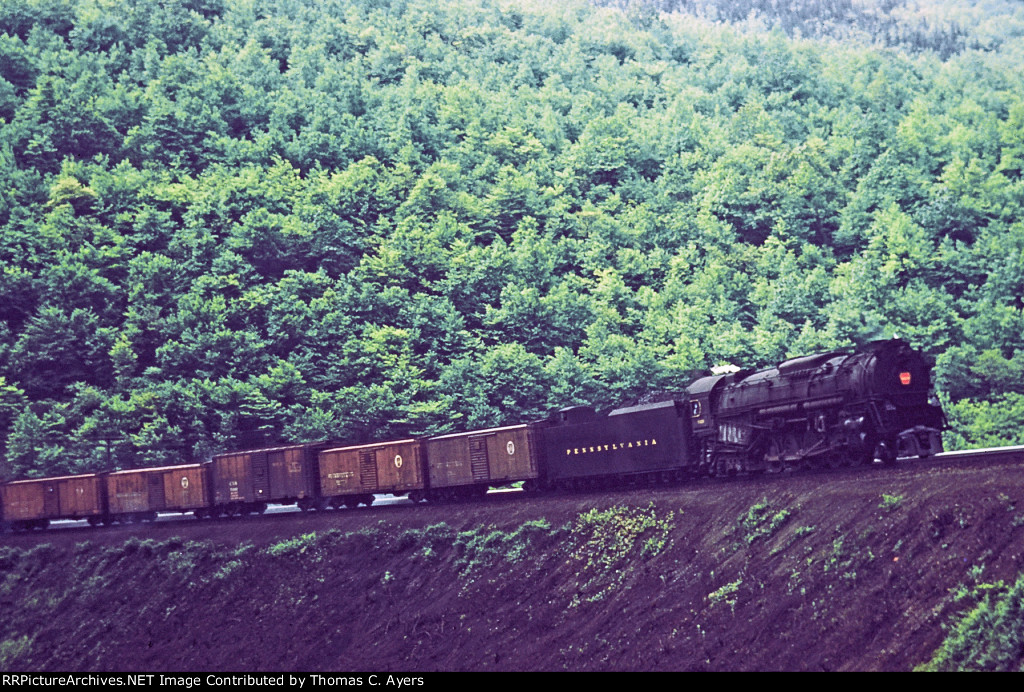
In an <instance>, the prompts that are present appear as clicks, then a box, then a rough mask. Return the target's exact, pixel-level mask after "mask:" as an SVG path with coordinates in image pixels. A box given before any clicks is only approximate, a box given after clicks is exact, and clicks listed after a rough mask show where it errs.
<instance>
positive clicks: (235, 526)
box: [0, 465, 1024, 671]
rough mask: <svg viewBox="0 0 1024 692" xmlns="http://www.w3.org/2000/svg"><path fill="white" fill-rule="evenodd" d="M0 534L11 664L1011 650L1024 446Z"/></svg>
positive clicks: (752, 661) (886, 658) (347, 664)
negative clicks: (1011, 458) (586, 488)
mask: <svg viewBox="0 0 1024 692" xmlns="http://www.w3.org/2000/svg"><path fill="white" fill-rule="evenodd" d="M3 540H4V544H5V545H4V547H3V548H0V575H2V585H0V592H2V593H0V599H2V604H3V609H4V618H3V620H2V622H0V667H2V668H3V669H4V670H75V671H86V670H174V671H186V670H213V671H218V670H219V671H227V670H231V671H278V670H280V671H285V670H300V671H302V670H306V671H317V670H333V671H387V670H403V671H432V670H445V671H470V670H516V671H525V670H542V671H557V670H909V669H912V668H915V667H917V666H921V665H924V664H928V662H929V661H932V660H933V658H934V662H933V663H932V665H933V666H934V667H936V668H939V669H944V668H956V667H960V666H964V667H968V668H982V669H999V670H1017V669H1020V668H1021V666H1022V662H1024V660H1022V657H1021V650H1022V649H1021V641H1022V639H1024V629H1022V625H1021V620H1020V618H1019V616H1018V615H1017V614H1016V613H1019V609H1020V604H1021V602H1022V601H1021V590H1022V587H1024V580H1022V579H1021V578H1020V575H1021V574H1022V573H1024V478H1022V476H1021V474H1020V473H1019V466H1017V465H1013V466H1007V465H987V466H986V465H974V466H970V467H953V466H948V465H947V466H941V465H932V466H923V467H913V468H899V469H896V470H889V469H880V468H871V469H866V470H860V471H850V472H844V473H839V474H822V473H819V474H812V475H803V476H795V477H774V478H747V479H739V480H734V481H730V482H704V483H699V484H695V485H692V486H684V487H679V488H671V489H659V490H653V491H652V490H632V491H621V492H616V493H607V494H599V495H574V496H552V497H540V498H533V499H528V498H523V497H520V496H518V494H505V495H496V496H491V497H489V498H488V500H487V501H485V502H480V503H474V504H471V505H456V506H419V507H411V506H410V507H401V506H399V507H392V508H381V509H369V510H352V511H340V512H334V513H328V514H321V515H312V516H310V515H299V514H295V515H279V516H276V517H263V518H258V519H253V520H245V521H233V522H232V521H221V522H215V523H207V522H195V521H189V522H185V523H173V524H168V523H159V524H156V525H153V526H135V527H118V528H113V529H103V530H59V531H51V532H49V533H48V534H45V535H43V534H21V535H7V536H4V538H3ZM972 622H973V623H984V624H983V625H980V624H974V625H972V624H971V623H972ZM959 623H965V624H964V625H963V626H962V628H961V627H960V625H959ZM944 642H946V644H945V650H944V651H940V649H942V647H943V646H944Z"/></svg>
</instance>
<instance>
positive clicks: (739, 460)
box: [0, 339, 945, 529]
mask: <svg viewBox="0 0 1024 692" xmlns="http://www.w3.org/2000/svg"><path fill="white" fill-rule="evenodd" d="M930 375H931V373H930V367H929V365H928V363H927V361H926V359H925V358H924V356H923V355H922V354H921V353H920V352H918V351H915V350H914V349H912V348H911V347H910V346H909V345H908V344H907V343H906V342H904V341H901V340H898V339H893V340H887V341H875V342H872V343H870V344H868V345H866V346H865V347H863V348H861V349H858V350H856V351H853V352H850V351H833V352H828V353H820V354H816V355H811V356H804V357H800V358H793V359H790V360H787V361H785V362H783V363H780V364H779V365H777V366H776V367H773V368H769V369H765V370H759V371H750V370H746V371H742V370H741V371H736V372H731V373H720V374H714V375H710V376H707V377H702V378H700V379H698V380H696V381H694V382H693V383H691V384H690V386H689V387H687V388H686V389H685V390H684V391H683V392H679V393H677V394H675V395H673V396H671V397H669V398H667V399H665V400H662V401H655V402H648V403H641V404H637V405H633V406H626V407H621V408H617V409H613V410H610V411H596V410H595V409H593V408H591V407H586V406H576V407H570V408H565V409H562V410H560V411H557V412H556V413H554V414H552V415H551V416H549V417H548V418H545V419H543V420H540V421H534V422H531V423H524V424H520V425H511V426H505V427H499V428H489V429H486V430H472V431H467V432H453V433H448V434H445V435H437V436H433V437H429V438H416V439H405V440H385V441H380V442H375V443H370V444H360V445H345V444H337V443H329V442H318V443H303V444H292V445H285V446H279V447H274V448H268V449H255V450H246V451H239V452H232V453H229V454H220V455H216V456H214V457H213V458H212V459H211V460H210V461H207V462H204V463H202V464H186V465H182V466H169V467H161V468H151V469H132V470H126V471H117V472H107V473H95V474H84V475H79V476H66V477H62V478H44V479H31V480H21V481H13V482H9V483H5V484H3V485H0V512H2V514H0V521H3V522H4V524H5V525H6V526H9V527H11V528H15V529H28V528H37V527H45V526H46V525H48V523H49V521H51V520H54V519H88V520H89V521H90V523H93V524H100V523H111V522H128V521H139V520H152V519H155V517H156V514H157V512H181V513H187V512H191V513H193V514H194V515H195V516H196V517H199V518H203V517H213V516H220V515H232V514H244V513H253V512H256V513H258V512H262V511H263V510H264V509H266V507H267V505H268V504H270V503H274V504H297V505H298V506H299V507H300V508H301V509H303V510H320V509H326V508H328V507H335V508H336V507H341V506H343V505H344V506H347V507H357V506H359V505H360V504H365V505H369V504H372V503H373V501H374V496H375V495H381V494H392V495H398V496H404V495H408V497H409V498H410V499H412V500H414V501H424V500H427V501H455V500H460V499H464V498H469V497H477V496H480V495H482V494H483V493H486V491H487V490H488V489H489V488H492V487H500V486H506V485H511V484H515V483H522V484H523V486H524V488H525V489H526V490H528V491H538V490H544V489H551V488H564V489H579V488H592V487H618V486H621V485H627V484H639V483H651V482H673V481H681V480H685V479H686V478H691V477H695V476H701V475H718V476H721V475H729V474H735V473H756V472H766V471H767V472H771V471H781V470H785V469H795V468H804V467H809V466H827V467H835V466H840V465H859V464H864V463H883V464H885V463H891V462H893V461H894V460H895V459H896V458H897V457H926V456H930V455H932V454H935V453H937V452H940V451H942V442H941V436H940V433H941V431H942V429H943V428H944V427H945V418H944V416H943V413H942V410H941V408H939V407H938V406H937V405H934V404H932V403H931V402H930V400H929V396H930V391H931V377H930Z"/></svg>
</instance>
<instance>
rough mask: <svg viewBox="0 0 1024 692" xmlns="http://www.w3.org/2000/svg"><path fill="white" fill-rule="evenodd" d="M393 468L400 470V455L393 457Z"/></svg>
mask: <svg viewBox="0 0 1024 692" xmlns="http://www.w3.org/2000/svg"><path fill="white" fill-rule="evenodd" d="M395 468H396V469H400V468H402V455H401V454H396V455H395Z"/></svg>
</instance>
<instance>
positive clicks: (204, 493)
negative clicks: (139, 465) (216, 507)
mask: <svg viewBox="0 0 1024 692" xmlns="http://www.w3.org/2000/svg"><path fill="white" fill-rule="evenodd" d="M208 469H209V467H208V466H205V465H203V464H183V465H181V466H164V467H161V468H152V469H132V470H127V471H117V472H115V473H110V474H107V476H106V486H107V508H108V511H109V513H110V516H109V519H110V520H111V521H122V522H124V521H141V520H148V521H152V520H154V519H156V514H157V512H181V513H185V512H195V514H196V516H198V517H201V516H204V515H205V514H206V510H207V506H208V505H209V501H210V500H209V492H208V491H209V485H210V484H209V482H208V480H207V474H208Z"/></svg>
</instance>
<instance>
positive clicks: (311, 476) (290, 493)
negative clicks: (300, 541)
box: [207, 442, 329, 514]
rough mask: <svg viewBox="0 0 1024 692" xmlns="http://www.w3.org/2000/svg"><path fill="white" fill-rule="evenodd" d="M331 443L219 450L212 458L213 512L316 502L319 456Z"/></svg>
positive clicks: (242, 510)
mask: <svg viewBox="0 0 1024 692" xmlns="http://www.w3.org/2000/svg"><path fill="white" fill-rule="evenodd" d="M327 446H329V445H328V443H325V442H310V443H305V444H299V445H289V446H286V447H272V448H269V449H254V450H249V451H244V452H232V453H228V454H218V455H216V456H214V457H213V459H211V460H210V461H209V462H207V463H208V464H209V465H210V467H209V468H210V471H209V473H210V475H209V480H210V485H211V487H212V489H213V492H212V497H211V503H212V507H211V513H212V514H243V513H249V512H262V511H264V510H265V509H266V508H267V505H268V504H271V503H273V504H283V505H287V504H295V503H298V505H299V506H300V507H302V508H304V509H308V508H309V507H312V506H315V505H316V503H317V499H318V498H319V496H320V487H319V486H320V475H319V473H317V463H316V456H317V454H318V453H319V452H320V451H321V450H322V449H324V448H326V447H327Z"/></svg>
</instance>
